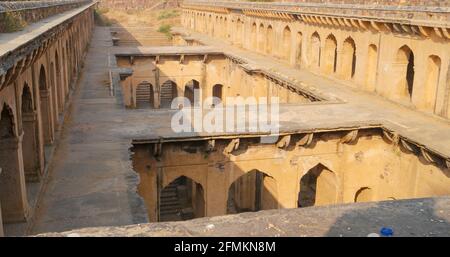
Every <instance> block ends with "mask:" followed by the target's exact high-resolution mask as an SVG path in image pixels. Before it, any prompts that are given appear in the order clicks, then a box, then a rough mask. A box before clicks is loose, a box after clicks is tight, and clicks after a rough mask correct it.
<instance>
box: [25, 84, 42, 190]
mask: <svg viewBox="0 0 450 257" xmlns="http://www.w3.org/2000/svg"><path fill="white" fill-rule="evenodd" d="M21 99H22V100H21V104H22V106H21V112H22V130H23V138H22V153H23V155H24V156H26V158H23V166H24V171H25V177H26V180H27V181H37V180H39V178H40V175H41V174H40V170H41V169H40V163H39V140H38V135H39V127H38V124H37V115H36V112H35V109H34V104H33V96H32V93H31V89H30V87H29V86H28V84H27V83H25V84H24V86H23V90H22V98H21Z"/></svg>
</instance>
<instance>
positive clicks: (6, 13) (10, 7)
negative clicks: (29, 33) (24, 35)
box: [0, 0, 93, 33]
mask: <svg viewBox="0 0 450 257" xmlns="http://www.w3.org/2000/svg"><path fill="white" fill-rule="evenodd" d="M92 1H93V0H59V1H11V2H0V33H4V32H10V31H9V29H8V27H7V26H8V25H7V24H8V22H7V19H10V17H11V16H13V17H14V18H15V19H18V20H21V21H23V22H25V23H27V24H28V23H33V22H37V21H39V20H42V19H45V18H47V17H49V16H52V15H55V14H58V13H61V12H65V11H68V10H71V9H74V8H78V7H80V6H82V5H84V4H87V3H91V2H92Z"/></svg>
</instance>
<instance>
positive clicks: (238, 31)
mask: <svg viewBox="0 0 450 257" xmlns="http://www.w3.org/2000/svg"><path fill="white" fill-rule="evenodd" d="M242 27H243V22H242V21H241V20H240V19H237V21H236V37H235V42H236V44H238V45H240V44H241V43H242Z"/></svg>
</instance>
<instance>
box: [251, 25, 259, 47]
mask: <svg viewBox="0 0 450 257" xmlns="http://www.w3.org/2000/svg"><path fill="white" fill-rule="evenodd" d="M256 30H257V27H256V22H254V23H253V24H252V27H251V32H250V33H251V34H250V49H252V50H256V49H258V45H257V42H258V34H257V33H256Z"/></svg>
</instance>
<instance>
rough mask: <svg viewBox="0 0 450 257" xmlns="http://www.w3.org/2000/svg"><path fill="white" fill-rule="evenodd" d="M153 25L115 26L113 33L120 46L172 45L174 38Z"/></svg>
mask: <svg viewBox="0 0 450 257" xmlns="http://www.w3.org/2000/svg"><path fill="white" fill-rule="evenodd" d="M156 30H157V28H153V27H125V28H122V27H114V28H111V33H112V35H113V36H114V37H115V38H118V44H117V45H118V46H171V45H172V40H171V39H169V38H168V37H167V36H166V35H165V34H163V33H160V32H157V31H156Z"/></svg>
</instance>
